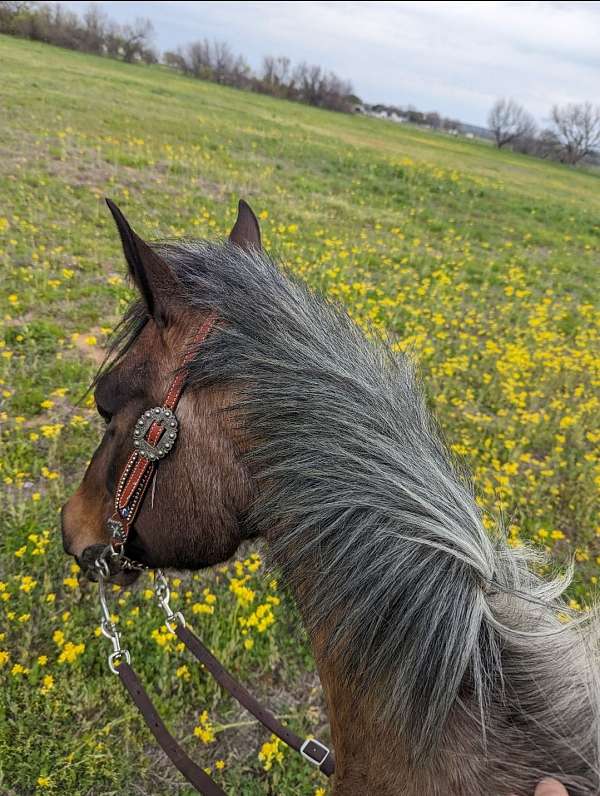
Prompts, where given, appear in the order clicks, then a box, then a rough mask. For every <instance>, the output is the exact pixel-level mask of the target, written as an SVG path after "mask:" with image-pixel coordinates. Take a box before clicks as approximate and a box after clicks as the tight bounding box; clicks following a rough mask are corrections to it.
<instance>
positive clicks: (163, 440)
mask: <svg viewBox="0 0 600 796" xmlns="http://www.w3.org/2000/svg"><path fill="white" fill-rule="evenodd" d="M216 319H217V316H216V313H211V314H210V315H208V316H207V318H206V320H205V321H204V323H203V324H202V325H201V326H200V328H199V329H198V331H197V332H196V334H195V335H194V337H193V338H192V339H191V341H190V345H189V347H188V350H187V352H186V353H185V355H184V357H183V360H182V363H181V367H180V368H179V370H178V371H177V373H176V374H175V376H174V377H173V380H172V381H171V384H170V385H169V389H168V390H167V394H166V396H165V400H164V403H163V405H162V407H156V408H155V409H148V410H147V411H146V412H145V413H144V415H143V416H142V418H140V420H139V421H138V426H136V429H137V428H138V427H141V428H147V431H145V433H144V434H143V435H141V436H140V439H139V440H138V441H136V443H135V444H136V445H139V446H140V447H141V450H140V449H136V448H134V450H133V451H132V453H131V454H130V456H129V458H128V459H127V462H126V464H125V467H124V468H123V470H122V472H121V477H120V478H119V482H118V486H117V491H116V494H115V512H114V514H113V515H112V517H111V518H110V519H109V520H108V529H109V531H110V533H111V544H112V547H113V549H114V550H115V551H119V550H121V551H122V549H123V547H124V546H125V542H126V541H127V537H128V536H129V531H130V529H131V526H132V525H133V522H134V520H135V518H136V516H137V514H138V512H139V510H140V506H141V504H142V501H143V499H144V496H145V494H146V490H147V489H148V485H149V484H150V481H151V480H152V475H153V472H154V469H155V468H156V466H157V464H158V461H159V459H160V458H162V456H164V455H166V454H167V453H168V452H169V451H170V449H171V447H172V444H173V442H174V440H175V437H176V431H177V420H176V418H175V410H176V409H177V405H178V403H179V399H180V398H181V394H182V392H183V387H184V384H185V380H186V377H187V365H189V363H190V362H191V360H192V359H193V357H194V355H195V353H196V350H197V348H198V346H199V345H201V344H202V343H203V342H204V340H205V339H206V338H207V336H208V335H209V334H210V331H211V329H212V328H213V326H214V324H215V321H216ZM153 413H155V414H156V418H155V419H154V417H153ZM134 433H136V434H137V433H138V432H137V431H136V432H134ZM170 437H172V439H170ZM143 443H146V444H143Z"/></svg>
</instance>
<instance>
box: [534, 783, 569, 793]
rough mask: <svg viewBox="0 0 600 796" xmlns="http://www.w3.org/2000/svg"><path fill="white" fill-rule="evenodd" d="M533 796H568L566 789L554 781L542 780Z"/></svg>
mask: <svg viewBox="0 0 600 796" xmlns="http://www.w3.org/2000/svg"><path fill="white" fill-rule="evenodd" d="M534 796H569V794H568V793H567V789H566V788H565V786H564V785H561V784H560V782H557V781H556V780H555V779H543V780H542V781H541V782H540V783H539V785H538V786H537V788H536V789H535V793H534Z"/></svg>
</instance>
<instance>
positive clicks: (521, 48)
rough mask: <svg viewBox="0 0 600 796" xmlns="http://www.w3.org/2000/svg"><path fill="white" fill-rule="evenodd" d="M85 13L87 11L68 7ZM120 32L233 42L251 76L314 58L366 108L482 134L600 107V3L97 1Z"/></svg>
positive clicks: (163, 44)
mask: <svg viewBox="0 0 600 796" xmlns="http://www.w3.org/2000/svg"><path fill="white" fill-rule="evenodd" d="M61 4H62V5H64V6H68V7H70V8H73V9H74V10H76V11H78V12H83V11H84V10H85V8H86V7H87V6H88V5H89V3H88V2H64V0H63V2H62V3H61ZM97 5H99V6H102V7H103V8H104V9H105V10H106V12H107V14H108V15H109V16H110V17H111V18H113V19H114V20H116V21H117V22H121V23H123V22H129V21H133V20H134V19H135V18H136V17H148V18H149V19H151V20H152V22H153V24H154V29H155V32H156V35H155V41H154V43H155V45H156V46H157V47H158V48H159V49H160V50H161V51H164V50H168V49H174V48H175V47H176V46H178V45H184V44H186V43H188V42H190V41H194V40H197V39H202V38H208V39H217V40H219V41H226V42H227V43H228V44H229V45H230V46H231V48H232V49H233V50H234V51H235V52H236V54H241V55H244V56H245V58H246V60H247V61H248V62H249V63H250V65H251V66H252V67H253V68H257V67H259V66H260V63H261V60H262V56H263V55H266V54H270V55H286V56H288V57H290V58H291V59H292V61H294V62H297V61H301V60H306V61H308V62H309V63H316V64H319V65H320V66H323V67H325V68H327V69H332V70H333V71H335V72H336V73H337V74H338V75H339V76H340V77H343V78H345V79H348V80H350V81H351V83H352V85H353V87H354V90H355V92H356V93H357V94H358V95H359V96H360V97H361V98H362V99H363V100H365V101H367V102H383V103H388V104H396V105H402V106H406V105H413V106H415V107H416V108H418V109H419V110H423V111H430V110H436V111H438V112H440V113H441V114H442V115H444V116H450V117H452V118H458V119H460V120H461V121H463V122H470V123H471V124H481V125H485V122H486V118H487V114H488V111H489V109H490V106H491V105H492V103H493V102H494V100H495V99H496V98H498V97H513V98H514V99H516V100H517V101H518V102H520V103H521V104H523V105H524V106H525V107H526V108H527V109H528V110H529V111H530V112H531V113H533V115H534V116H535V117H536V119H537V120H538V122H539V123H541V124H544V122H545V121H547V120H548V117H549V112H550V108H551V107H552V105H553V104H555V103H557V104H563V103H566V102H580V101H584V100H590V101H592V102H594V103H600V46H599V42H600V2H576V1H573V0H571V2H493V1H490V2H476V1H472V2H427V1H426V0H416V1H415V2H412V1H410V0H409V1H408V2H376V1H375V2H361V3H359V2H317V1H315V0H312V1H311V2H274V0H269V1H268V2H252V1H249V0H246V2H196V1H191V2H179V1H176V2H175V1H172V2H162V1H161V0H156V1H155V2H148V1H147V0H146V2H123V1H122V0H118V1H116V2H110V1H109V2H98V3H97Z"/></svg>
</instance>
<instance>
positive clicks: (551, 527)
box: [0, 36, 600, 796]
mask: <svg viewBox="0 0 600 796" xmlns="http://www.w3.org/2000/svg"><path fill="white" fill-rule="evenodd" d="M0 75H1V77H2V79H1V81H0V265H1V268H2V286H3V290H2V292H1V294H0V304H1V307H0V317H1V319H2V320H1V324H2V329H1V330H0V425H1V441H0V479H1V482H2V488H3V499H2V515H1V520H0V522H1V532H0V793H2V794H18V795H19V796H22V795H24V794H33V793H48V794H67V793H68V794H82V795H83V794H89V795H90V796H92V794H93V795H94V796H99V794H119V796H125V794H152V795H153V796H154V795H155V794H189V793H191V790H190V789H189V788H186V787H185V786H184V785H182V783H181V779H180V778H179V776H178V775H177V773H176V772H174V771H173V770H172V769H171V768H170V767H169V766H167V765H166V764H165V762H164V759H163V757H162V755H161V754H159V753H158V752H157V751H156V749H155V746H154V743H153V740H152V739H151V737H150V735H149V734H148V733H147V732H146V730H145V729H144V728H143V727H142V724H141V721H140V720H139V719H138V717H137V715H136V713H135V709H134V708H133V707H131V706H130V705H129V704H128V702H127V700H126V699H125V696H124V693H123V692H122V688H121V686H120V685H119V683H118V682H117V681H116V680H115V679H114V677H113V676H112V675H111V674H110V673H109V672H108V670H107V668H106V665H105V662H106V652H107V644H106V642H105V639H103V638H98V637H97V636H98V632H99V631H98V621H99V610H98V605H97V599H96V590H95V588H94V586H92V585H90V584H88V583H83V582H81V583H80V582H79V581H78V576H77V571H76V567H73V565H72V564H71V563H70V561H68V560H67V559H66V558H65V557H64V555H63V553H62V546H61V541H60V533H59V530H58V519H59V517H58V511H59V507H60V505H61V503H62V502H63V501H64V499H65V497H66V496H67V495H68V494H69V493H70V491H71V490H72V489H73V487H74V485H75V484H77V483H78V480H79V478H80V477H81V474H82V472H83V469H84V467H85V464H86V461H87V459H88V457H89V455H90V454H91V452H92V450H93V449H94V447H95V445H96V443H97V441H98V439H99V435H100V431H101V423H100V422H99V420H98V419H97V417H96V415H95V412H94V407H93V405H92V402H91V401H90V398H89V397H85V390H86V387H87V385H88V383H89V381H90V378H91V376H92V374H93V373H94V369H95V367H96V366H97V364H98V362H99V360H100V359H101V357H102V347H103V345H104V344H105V342H106V339H107V335H109V333H110V330H111V329H112V328H113V327H114V325H115V323H116V321H117V320H118V318H119V316H120V315H121V313H122V311H123V309H124V307H125V306H126V303H127V301H128V299H129V297H130V296H131V291H130V289H129V287H128V285H127V284H126V282H125V279H124V264H123V260H122V254H121V251H120V247H119V243H118V240H117V234H116V231H115V229H114V227H113V224H112V221H111V219H110V218H109V214H108V212H107V210H106V207H105V205H104V202H103V197H104V196H110V197H112V198H113V199H114V200H115V201H116V202H118V203H119V204H120V205H121V206H122V208H123V209H124V210H125V212H126V213H127V215H128V216H129V218H130V220H131V221H132V223H133V224H134V226H136V228H137V230H138V231H139V232H140V233H141V234H143V235H145V236H147V237H150V238H152V237H159V236H177V235H188V236H196V237H210V238H213V237H215V236H219V235H223V234H225V233H226V232H227V231H228V229H229V228H230V226H231V224H232V221H233V218H234V208H235V206H236V202H237V198H238V197H239V196H242V197H245V198H246V199H248V200H249V201H250V202H251V204H252V205H253V207H254V209H255V210H256V211H257V212H258V213H259V214H260V217H261V219H262V227H263V232H264V239H265V242H266V245H267V247H268V248H269V249H271V250H272V251H273V252H275V253H276V254H277V255H278V256H281V257H282V258H284V259H285V260H287V261H288V262H289V263H290V264H291V265H292V266H293V267H294V268H295V269H296V270H297V271H298V273H300V274H302V275H303V276H304V277H305V278H306V279H307V280H308V281H309V282H310V283H311V284H312V285H314V286H317V287H319V288H321V289H322V290H324V291H325V292H327V293H328V294H329V295H330V296H333V297H335V298H337V299H340V300H341V301H343V302H344V303H345V304H346V305H347V306H348V308H349V310H350V311H351V313H352V315H353V316H354V317H355V318H356V320H357V321H358V322H359V323H364V324H372V325H374V326H375V328H376V329H380V330H382V331H385V332H387V333H389V334H391V335H392V336H393V338H394V340H395V345H396V346H397V347H399V348H402V349H407V350H409V351H410V352H412V355H413V356H414V357H415V358H416V359H417V360H418V362H419V363H420V369H421V372H422V375H423V378H424V381H425V384H426V389H427V391H428V395H429V398H430V401H431V403H432V405H433V406H434V408H435V411H436V413H437V415H438V417H439V419H440V422H441V425H442V427H443V429H444V432H445V434H446V437H447V439H448V442H449V444H450V445H451V447H452V449H453V451H454V452H455V454H456V455H457V457H459V458H460V459H462V460H463V461H464V462H465V465H466V466H468V467H470V468H471V470H472V471H473V473H474V476H475V482H476V488H477V491H478V496H479V498H478V499H479V500H480V502H481V504H482V506H484V507H485V508H486V509H487V510H488V514H487V515H486V522H488V523H489V524H490V525H491V524H493V523H494V522H496V521H497V520H496V518H498V517H502V518H503V521H504V523H505V524H506V527H507V529H508V532H509V535H510V539H511V542H512V544H514V545H519V544H522V543H524V542H526V541H528V542H533V544H535V545H539V546H540V547H543V548H545V549H547V550H549V551H551V552H552V554H553V557H554V559H555V561H556V562H557V563H558V564H564V563H565V562H566V561H567V560H568V558H569V557H571V556H572V557H574V558H575V560H576V582H575V584H574V586H573V587H572V590H571V597H572V604H573V606H574V607H576V608H577V607H583V606H584V604H585V603H587V602H589V600H590V599H591V598H592V596H593V593H594V592H595V588H596V580H597V576H598V575H599V574H600V567H599V564H600V517H599V512H598V508H599V494H600V461H599V458H598V448H599V445H598V443H599V442H600V429H599V427H598V419H599V417H600V400H599V394H600V389H599V388H600V345H599V341H600V312H599V310H598V304H597V297H598V295H599V282H600V278H599V275H600V258H599V244H600V177H599V176H598V175H597V174H593V173H585V172H583V171H573V170H570V169H568V168H566V167H562V166H560V165H555V164H550V163H545V162H543V161H540V160H533V159H529V158H526V157H524V156H518V155H513V154H510V153H508V152H497V151H495V150H493V149H491V148H490V147H489V146H487V145H484V144H482V143H478V142H475V141H462V140H456V139H453V138H450V137H448V136H444V135H441V134H440V135H437V134H433V133H428V132H421V131H418V130H416V129H412V128H407V127H400V126H397V125H394V124H392V123H387V122H382V121H378V120H370V119H363V118H356V117H346V116H341V115H335V114H331V113H326V112H322V111H318V110H314V109H310V108H307V107H302V106H299V105H294V104H291V103H285V102H279V101H276V100H273V99H271V98H267V97H260V96H258V95H255V94H247V93H242V92H237V91H234V90H229V89H225V88H220V87H217V86H214V85H210V84H204V83H201V82H197V81H192V80H188V79H185V78H183V77H180V76H178V75H174V74H170V73H169V72H167V71H165V70H163V69H161V68H158V67H137V66H127V65H124V64H121V63H117V62H115V61H109V60H102V59H99V58H94V57H88V56H84V55H81V54H77V53H73V52H67V51H61V50H59V49H54V48H50V47H46V46H43V45H37V44H31V43H28V42H22V41H17V40H12V39H9V38H5V37H1V36H0ZM82 396H83V397H82ZM244 556H245V557H244ZM274 577H276V573H275V574H274V573H271V574H267V575H266V576H265V574H264V573H263V565H262V563H261V559H260V551H259V552H258V553H256V552H254V553H252V551H246V552H245V554H244V555H243V556H242V557H240V559H239V560H238V561H236V562H231V563H230V564H228V565H227V566H224V567H222V568H220V569H219V570H218V571H217V572H214V573H210V574H202V575H200V576H194V577H193V578H192V577H188V576H181V578H180V579H179V580H176V581H174V583H175V589H176V605H177V606H178V607H180V608H182V609H183V610H184V611H185V613H186V615H187V616H188V617H189V619H190V620H191V622H192V624H193V626H194V627H195V628H196V629H197V630H198V631H199V632H200V633H201V635H202V636H203V637H204V639H205V640H206V641H207V643H208V644H209V645H211V646H212V648H213V650H215V651H216V653H217V654H218V655H220V656H222V658H223V659H224V660H225V662H226V663H227V664H228V665H229V666H230V667H231V668H232V669H233V671H234V672H236V673H237V674H238V675H239V676H240V677H241V678H242V680H243V681H244V682H246V683H247V684H249V685H250V687H251V688H252V689H253V690H254V691H255V692H256V693H257V694H258V695H259V696H260V697H262V698H266V699H267V700H268V701H270V703H271V705H272V706H273V707H274V709H275V710H276V712H277V713H278V714H279V715H280V716H283V717H285V720H286V721H288V722H289V723H290V725H291V726H293V727H294V728H295V729H296V730H301V731H303V732H309V731H312V732H314V733H315V734H317V735H320V736H323V735H325V736H326V734H327V731H326V728H325V723H324V717H323V713H322V710H321V701H320V695H319V689H318V682H317V679H316V676H315V674H314V669H313V666H312V663H311V659H310V654H309V651H308V648H307V646H306V644H305V642H304V637H303V634H302V631H301V629H300V627H299V624H298V621H297V617H296V614H295V612H294V610H293V607H292V606H291V603H290V600H289V598H288V597H287V596H286V595H285V593H281V592H279V591H278V590H277V584H276V582H275V581H274ZM149 585H150V584H149V580H145V579H144V580H143V581H141V583H140V585H139V587H136V588H135V589H134V590H133V591H131V592H129V591H125V592H120V593H115V594H114V601H115V603H114V604H115V610H118V612H119V615H120V623H121V626H122V630H123V633H124V636H125V638H126V641H127V644H128V646H129V648H130V649H131V651H132V655H133V661H134V665H135V666H136V668H137V670H138V671H139V673H140V675H141V676H142V678H143V679H144V681H145V682H146V683H147V684H148V687H149V691H150V692H151V693H152V694H153V695H154V696H155V697H156V700H157V703H158V706H159V708H160V709H161V710H163V711H164V715H165V717H166V719H167V720H168V723H169V724H170V726H171V727H172V729H173V730H174V731H175V732H176V734H177V735H178V737H180V738H184V739H185V745H186V748H187V749H188V750H190V752H191V754H192V755H193V757H194V758H195V759H197V760H200V761H204V762H203V764H204V765H206V766H207V767H210V768H211V770H212V772H213V774H214V775H215V777H216V778H217V780H219V781H220V782H221V783H222V784H223V785H224V787H225V788H226V790H227V791H228V792H229V793H232V794H233V793H236V794H237V793H240V794H244V795H246V794H247V796H255V795H258V794H278V795H279V796H285V795H286V794H310V795H311V796H314V794H320V796H322V794H324V793H325V792H326V790H325V789H324V788H325V783H324V782H323V781H322V780H323V778H322V777H321V776H320V775H319V774H318V773H317V772H315V771H314V770H313V769H312V768H311V769H310V770H307V769H308V768H310V767H309V766H307V765H305V764H303V763H302V761H300V760H298V759H297V757H296V755H294V754H293V753H289V752H283V751H282V750H280V749H277V748H276V747H275V746H273V745H269V744H267V746H264V747H263V744H264V743H265V742H268V741H269V739H268V737H267V736H266V735H265V734H264V733H263V732H262V731H260V730H258V728H257V727H256V726H255V725H254V724H253V723H252V722H251V721H250V719H249V717H248V716H247V715H246V714H244V713H243V711H241V710H240V709H238V708H237V707H236V706H235V705H234V704H233V703H232V702H231V701H230V700H229V699H226V698H224V697H223V696H222V695H221V694H220V693H219V691H218V690H217V689H216V688H215V687H214V686H213V685H212V684H211V683H210V682H209V681H208V680H207V678H206V677H205V676H204V674H203V672H202V671H200V670H199V667H197V666H194V664H193V663H192V661H191V659H190V658H189V656H186V655H185V654H184V653H183V652H182V651H181V650H179V649H177V647H176V645H175V644H174V643H173V641H172V637H171V636H169V635H168V634H167V633H166V632H165V628H164V627H163V628H161V617H160V615H159V613H158V609H157V608H155V606H154V604H153V603H152V602H151V601H150V600H149V591H148V589H149ZM204 710H206V711H207V713H206V714H203V711H204ZM261 750H262V753H261ZM259 753H260V754H259ZM322 788H323V789H324V790H321V789H322Z"/></svg>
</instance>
